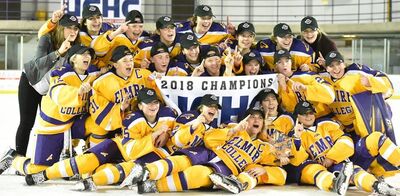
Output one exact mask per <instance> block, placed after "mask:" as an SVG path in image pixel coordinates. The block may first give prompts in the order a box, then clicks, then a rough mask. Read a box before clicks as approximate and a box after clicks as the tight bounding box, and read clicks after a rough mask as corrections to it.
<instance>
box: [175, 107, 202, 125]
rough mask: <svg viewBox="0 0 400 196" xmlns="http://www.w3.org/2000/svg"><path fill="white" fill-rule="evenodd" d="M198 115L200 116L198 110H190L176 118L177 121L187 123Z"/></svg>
mask: <svg viewBox="0 0 400 196" xmlns="http://www.w3.org/2000/svg"><path fill="white" fill-rule="evenodd" d="M197 116H199V112H197V111H196V110H190V111H187V112H184V113H182V114H181V115H179V116H178V118H176V122H177V123H181V124H186V123H188V122H190V121H192V120H194V119H195V118H197Z"/></svg>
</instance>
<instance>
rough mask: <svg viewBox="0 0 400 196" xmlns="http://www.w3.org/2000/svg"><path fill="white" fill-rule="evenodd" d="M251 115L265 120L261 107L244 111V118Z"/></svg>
mask: <svg viewBox="0 0 400 196" xmlns="http://www.w3.org/2000/svg"><path fill="white" fill-rule="evenodd" d="M252 114H259V115H260V116H262V118H265V114H264V111H263V110H262V108H261V107H252V108H249V109H247V110H246V115H245V116H244V117H245V118H246V117H247V116H248V115H252Z"/></svg>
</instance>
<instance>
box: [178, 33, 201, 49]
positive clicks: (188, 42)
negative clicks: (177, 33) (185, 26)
mask: <svg viewBox="0 0 400 196" xmlns="http://www.w3.org/2000/svg"><path fill="white" fill-rule="evenodd" d="M180 43H181V46H182V48H186V49H188V48H190V47H192V46H198V45H200V43H199V42H198V41H197V37H196V35H194V34H193V33H185V34H183V35H181V38H180Z"/></svg>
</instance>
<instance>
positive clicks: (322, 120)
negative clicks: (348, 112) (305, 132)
mask: <svg viewBox="0 0 400 196" xmlns="http://www.w3.org/2000/svg"><path fill="white" fill-rule="evenodd" d="M315 124H316V125H317V126H322V125H327V124H331V125H336V126H340V124H339V122H337V121H335V120H333V119H331V118H328V117H323V118H319V119H317V120H316V121H315Z"/></svg>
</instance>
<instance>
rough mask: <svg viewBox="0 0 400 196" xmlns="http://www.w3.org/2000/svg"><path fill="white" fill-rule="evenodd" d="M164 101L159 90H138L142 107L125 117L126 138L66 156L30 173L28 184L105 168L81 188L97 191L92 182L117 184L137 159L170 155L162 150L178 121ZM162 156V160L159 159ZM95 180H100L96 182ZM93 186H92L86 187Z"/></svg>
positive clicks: (150, 158) (146, 159) (149, 159)
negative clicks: (43, 169) (74, 155)
mask: <svg viewBox="0 0 400 196" xmlns="http://www.w3.org/2000/svg"><path fill="white" fill-rule="evenodd" d="M160 104H161V102H160V100H159V99H158V97H157V95H156V93H155V91H154V90H153V89H149V88H142V89H140V90H139V91H138V106H139V109H140V111H137V112H134V113H132V114H130V115H128V116H127V117H126V118H125V119H124V122H123V124H124V127H126V128H125V129H124V134H123V137H115V138H113V139H106V140H104V141H103V142H101V143H100V144H98V145H96V146H95V147H93V148H90V149H89V150H88V151H87V152H86V153H85V154H83V155H78V156H76V157H73V158H70V159H66V160H64V161H61V162H58V163H56V164H54V165H53V166H52V167H49V168H47V169H46V170H45V171H43V172H40V173H37V174H33V175H27V176H26V178H25V181H26V183H27V184H28V185H35V184H39V183H43V182H44V181H47V180H52V179H57V178H62V177H69V176H72V175H75V174H86V173H90V172H93V171H95V170H96V169H97V168H98V167H99V166H101V165H103V166H102V168H101V169H100V168H99V169H98V171H97V172H96V173H95V174H94V175H93V176H94V177H92V178H89V180H86V181H85V182H92V183H89V184H85V183H83V186H84V187H82V188H81V189H84V190H95V189H96V187H95V186H92V185H95V184H97V185H106V184H110V183H109V182H113V183H117V182H118V181H122V180H123V179H124V177H123V176H125V173H129V172H130V168H132V167H133V165H134V162H132V161H130V160H137V161H138V160H139V158H140V157H143V158H142V160H140V161H141V163H147V162H153V161H154V160H158V159H159V157H158V156H163V157H162V158H164V157H165V156H168V153H166V152H165V150H163V149H162V147H163V146H164V145H165V143H166V140H167V139H168V138H169V137H168V136H169V134H170V131H171V130H172V128H173V125H174V122H175V113H174V112H173V111H172V109H170V108H168V107H160ZM157 158H158V159H157ZM123 160H125V161H130V162H124V164H122V163H121V164H118V165H111V164H108V165H104V164H106V163H120V162H121V161H123ZM93 180H96V181H95V182H94V183H93ZM86 186H90V187H86Z"/></svg>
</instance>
